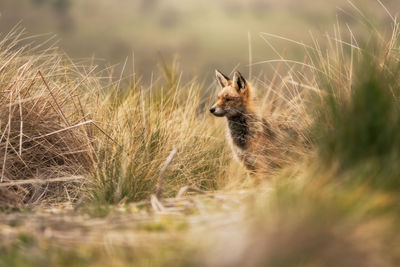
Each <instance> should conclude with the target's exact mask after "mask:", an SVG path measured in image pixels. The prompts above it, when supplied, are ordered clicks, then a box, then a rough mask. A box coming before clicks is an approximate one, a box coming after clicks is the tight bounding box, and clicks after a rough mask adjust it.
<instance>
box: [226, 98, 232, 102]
mask: <svg viewBox="0 0 400 267" xmlns="http://www.w3.org/2000/svg"><path fill="white" fill-rule="evenodd" d="M233 100H234V99H233V98H230V97H225V101H227V102H229V101H233Z"/></svg>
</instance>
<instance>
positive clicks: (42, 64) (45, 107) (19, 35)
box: [0, 30, 94, 205]
mask: <svg viewBox="0 0 400 267" xmlns="http://www.w3.org/2000/svg"><path fill="white" fill-rule="evenodd" d="M0 86H1V99H0V106H1V108H0V114H1V115H0V117H1V121H0V129H1V130H0V133H1V141H0V162H1V163H0V173H1V176H0V180H1V182H2V183H3V184H2V186H1V188H0V190H1V191H2V195H4V194H7V195H8V196H9V197H7V199H2V201H1V204H9V205H15V204H23V203H24V204H26V203H35V202H38V201H39V200H40V199H42V198H46V199H49V198H52V197H57V198H59V199H58V200H61V199H63V197H62V196H64V197H66V194H67V195H68V192H70V193H71V194H72V195H70V196H69V197H70V198H75V197H76V196H75V192H73V191H71V190H69V189H70V188H69V187H68V186H66V185H65V184H63V183H62V182H60V177H66V176H68V177H70V176H74V175H80V174H84V173H87V172H88V171H90V170H91V169H92V168H93V162H94V161H93V160H94V158H93V157H94V155H93V150H92V146H91V142H92V138H93V136H92V133H91V132H90V130H89V128H88V126H90V125H89V124H90V123H91V120H90V118H89V117H88V116H87V113H86V112H85V110H84V108H83V107H82V102H83V101H85V100H83V99H81V97H82V92H83V91H84V90H85V86H87V81H85V80H84V77H83V75H82V74H79V73H78V67H75V66H73V65H71V63H69V62H67V60H66V59H65V58H63V57H62V56H60V55H59V53H57V51H56V50H55V49H54V48H52V47H51V46H49V45H48V44H47V43H35V42H34V41H33V40H30V39H29V38H26V37H25V35H24V34H23V32H22V31H19V30H15V31H12V32H11V33H9V34H8V35H6V36H4V37H3V38H2V40H1V41H0ZM53 178H58V180H57V182H58V183H57V184H54V183H51V179H53ZM67 179H68V178H67ZM27 180H29V181H30V182H29V183H28V182H26V181H27ZM43 180H46V181H49V182H47V183H44V184H43V183H42V181H43ZM61 180H62V179H61ZM21 181H22V183H24V184H21ZM24 181H25V182H24ZM36 181H37V182H36ZM79 184H81V181H79ZM64 199H65V198H64Z"/></svg>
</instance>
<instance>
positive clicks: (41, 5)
mask: <svg viewBox="0 0 400 267" xmlns="http://www.w3.org/2000/svg"><path fill="white" fill-rule="evenodd" d="M383 2H384V4H385V5H386V6H387V7H388V9H389V10H390V12H391V13H393V14H396V13H398V12H399V10H400V1H397V0H384V1H383ZM355 4H356V5H357V6H358V7H360V8H361V9H362V10H363V12H365V13H366V14H367V15H369V14H371V15H373V17H374V19H375V20H377V21H378V22H379V23H380V24H381V25H383V26H384V27H385V26H386V25H390V24H389V23H388V16H386V14H385V11H384V9H383V8H382V7H380V6H379V3H378V2H377V1H375V0H363V1H358V2H357V1H356V2H355ZM0 13H1V16H0V32H2V33H3V34H4V33H6V32H8V31H10V29H11V28H12V27H13V26H15V25H16V24H17V23H19V22H20V23H21V26H22V27H24V28H26V30H27V32H28V33H29V34H43V33H49V34H50V35H49V36H51V35H54V34H55V35H56V39H58V40H59V46H60V47H61V48H62V49H63V50H64V51H65V52H67V53H68V55H70V56H71V57H73V58H91V57H92V56H95V57H96V58H98V59H100V62H99V64H101V65H102V67H105V66H107V65H112V64H119V66H120V67H121V66H122V65H123V62H124V61H125V59H126V58H127V57H128V56H129V57H131V56H132V52H134V54H135V66H136V69H135V70H136V71H137V72H138V73H139V74H140V75H142V76H144V77H145V78H146V79H148V78H149V77H150V76H151V72H152V71H153V70H154V69H155V68H156V64H157V62H158V61H159V60H160V57H163V58H165V59H166V60H168V61H170V60H171V59H172V58H173V57H174V55H179V62H180V64H181V67H182V70H183V71H184V74H185V75H187V76H188V77H191V76H192V75H193V74H199V76H200V77H201V78H207V79H210V78H211V77H212V75H211V73H212V71H213V69H214V68H219V69H222V70H226V71H230V70H232V69H233V68H234V67H235V66H237V65H238V64H240V69H241V70H242V71H243V72H245V71H247V70H248V67H247V66H248V62H249V52H248V50H249V45H248V43H249V40H248V33H250V35H251V46H252V54H253V62H257V61H263V60H269V59H273V58H277V55H275V54H274V53H273V51H272V49H271V48H270V47H268V45H267V44H266V43H265V42H264V41H263V39H262V38H260V36H259V33H260V32H268V33H272V34H277V35H280V36H285V37H288V38H291V39H295V40H302V41H304V42H308V41H310V34H309V31H311V32H314V33H321V32H322V33H323V32H325V31H328V30H331V29H332V27H333V24H334V23H335V22H336V21H335V14H336V13H337V14H339V15H338V20H339V21H340V23H343V24H344V23H347V24H349V25H350V26H352V24H355V19H354V17H353V15H352V14H354V13H356V12H354V9H353V8H352V7H351V5H350V4H349V3H348V1H346V0H331V1H314V0H279V1H278V0H251V1H244V0H220V1H212V0H202V1H197V0H186V1H178V0H168V1H160V0H135V1H131V0H118V1H112V0H86V1H79V0H1V2H0ZM343 28H346V27H343ZM353 29H354V28H353ZM49 36H47V37H44V38H48V37H49ZM273 44H274V46H276V47H277V48H278V50H279V51H280V52H283V53H284V55H285V57H286V58H293V59H300V60H301V58H298V57H300V55H301V54H302V53H301V52H300V51H298V49H299V48H295V46H293V47H290V46H288V43H287V42H283V41H279V40H278V41H276V40H275V41H274V42H273ZM283 45H284V48H283ZM128 62H129V65H132V64H131V63H130V62H132V61H131V59H129V61H128ZM268 67H269V66H267V65H265V64H262V65H257V66H255V67H254V68H255V69H254V73H258V71H259V70H262V71H263V72H264V73H265V72H268V70H269V69H268ZM128 70H129V71H131V70H130V69H128Z"/></svg>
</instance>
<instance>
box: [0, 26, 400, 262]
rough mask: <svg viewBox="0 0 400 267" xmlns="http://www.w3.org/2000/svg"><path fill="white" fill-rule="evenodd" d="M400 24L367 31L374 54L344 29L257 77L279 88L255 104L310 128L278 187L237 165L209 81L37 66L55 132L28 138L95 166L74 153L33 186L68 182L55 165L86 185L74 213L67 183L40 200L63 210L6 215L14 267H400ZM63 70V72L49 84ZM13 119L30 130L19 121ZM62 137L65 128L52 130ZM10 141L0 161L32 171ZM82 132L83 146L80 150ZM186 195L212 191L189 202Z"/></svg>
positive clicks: (3, 227)
mask: <svg viewBox="0 0 400 267" xmlns="http://www.w3.org/2000/svg"><path fill="white" fill-rule="evenodd" d="M398 26H399V25H398V23H397V21H396V20H393V28H394V31H393V34H392V35H391V36H389V37H385V36H383V35H382V34H380V33H379V31H376V30H374V29H373V28H368V27H367V30H370V31H372V34H371V36H373V38H371V41H370V42H365V43H363V42H361V41H359V40H357V39H356V37H355V36H354V35H352V32H351V31H348V32H347V35H345V34H344V32H342V31H340V27H338V26H336V27H335V29H336V31H335V34H334V37H332V36H327V41H326V42H325V43H326V44H327V46H326V47H321V46H320V45H319V42H318V40H316V39H314V44H313V45H304V44H302V43H298V45H299V46H300V48H301V49H303V50H304V62H293V61H291V60H289V59H283V58H280V59H279V60H278V63H277V64H278V66H277V67H276V70H277V71H276V74H275V76H274V77H273V78H272V79H271V80H268V79H261V78H258V79H254V81H253V84H255V85H256V86H255V87H258V88H269V90H266V91H258V92H257V96H264V97H258V99H260V100H259V102H258V104H259V106H260V107H261V112H262V113H263V114H264V115H265V116H269V117H271V118H273V119H275V120H277V121H280V122H281V123H287V124H295V125H297V130H298V131H299V132H301V133H302V134H303V135H304V137H306V139H307V146H308V147H307V149H306V150H304V144H301V145H299V146H293V147H291V150H296V151H295V152H299V153H298V154H299V155H301V156H299V157H298V158H296V159H295V160H293V161H292V162H290V164H288V165H287V166H284V167H283V168H282V169H281V170H280V171H279V172H277V173H274V174H273V177H269V178H272V179H269V180H268V181H267V179H263V178H261V179H257V178H255V177H253V176H250V175H247V174H246V172H244V171H243V170H242V169H241V168H240V167H238V166H237V165H236V163H235V162H234V161H232V160H231V156H230V151H229V150H228V148H227V146H226V143H225V137H224V129H223V127H222V125H221V124H222V122H221V120H218V119H215V118H212V117H211V116H209V115H208V114H207V112H206V110H207V107H208V106H209V104H210V103H212V102H213V98H214V94H213V93H211V91H210V89H206V88H205V87H204V86H203V85H201V84H198V83H197V82H195V81H190V82H186V83H185V82H183V80H182V79H181V78H180V77H181V75H180V73H179V71H178V68H177V67H176V66H175V67H169V66H168V65H167V64H161V69H160V73H158V74H157V75H155V76H154V77H158V78H156V79H154V80H153V81H152V83H151V85H150V86H144V85H143V83H142V82H141V81H140V79H139V78H138V77H129V78H128V79H127V80H126V81H124V80H123V79H119V80H117V81H108V82H105V81H102V80H101V79H100V78H96V76H95V75H91V74H90V73H91V71H90V70H89V71H85V69H83V70H82V69H81V70H80V71H78V70H79V68H77V67H76V65H74V64H73V63H71V62H70V61H68V60H67V61H63V62H64V63H63V64H61V63H60V62H62V60H57V61H54V60H50V61H45V62H49V63H50V62H53V63H54V62H55V63H56V64H55V65H50V67H49V66H48V65H40V64H39V65H35V64H33V66H37V67H36V69H35V67H31V68H30V70H32V73H39V72H38V71H39V70H40V71H41V72H40V73H43V74H44V75H43V78H42V77H41V76H40V75H39V76H40V77H39V78H38V77H36V76H34V75H33V76H28V78H29V79H28V81H30V82H31V83H32V81H37V82H38V81H43V84H42V83H40V85H38V87H35V88H36V90H37V91H34V92H37V94H38V95H39V96H40V97H41V98H40V99H42V98H44V100H47V102H46V101H45V102H44V103H48V104H47V105H45V104H42V105H44V108H42V109H44V110H46V107H48V110H49V112H47V113H38V114H39V117H40V118H41V119H43V118H47V117H46V116H49V117H48V118H49V120H50V119H51V120H50V122H52V123H55V122H57V124H55V126H54V124H45V125H41V124H37V123H35V124H34V126H35V127H33V126H32V127H31V128H29V129H31V131H30V132H26V133H27V134H26V135H27V136H26V137H25V138H27V139H26V140H29V139H28V137H31V136H35V135H34V134H37V132H40V135H39V136H40V137H43V135H45V136H46V133H49V134H51V133H53V131H58V133H62V135H59V136H58V137H59V139H56V141H53V142H55V143H54V145H52V146H49V147H46V148H47V150H46V151H47V152H53V151H55V152H54V155H56V156H57V157H58V156H59V154H60V153H59V152H58V151H59V150H58V149H59V146H61V147H62V148H63V149H67V150H68V151H76V150H77V149H78V148H79V151H80V153H78V154H74V155H75V156H76V155H80V156H81V157H83V158H85V159H86V158H88V159H90V163H91V164H87V163H85V161H83V160H82V159H81V158H75V156H74V157H73V158H72V159H71V158H69V156H68V157H67V158H66V159H65V160H64V161H62V163H63V164H60V161H50V163H53V164H47V165H43V167H42V168H40V169H39V170H41V172H36V173H38V174H40V175H36V176H34V177H32V179H38V180H39V179H42V177H44V178H46V179H51V178H54V177H55V176H46V175H47V174H48V173H49V172H50V173H52V174H53V173H54V172H51V171H52V170H54V169H56V170H59V172H62V173H63V174H64V173H65V174H69V175H81V176H83V177H85V181H84V183H81V184H80V187H79V186H76V183H75V186H71V185H70V184H69V183H68V182H64V183H55V184H53V187H55V188H56V189H60V188H62V189H63V190H64V192H66V197H65V199H68V200H69V201H68V202H67V203H64V205H65V206H60V207H59V206H58V205H60V202H59V201H57V200H56V199H54V198H53V197H51V194H50V193H51V192H52V191H51V188H53V187H51V188H50V187H44V189H46V190H47V191H48V190H50V191H51V192H50V193H49V194H42V195H41V197H40V198H39V199H37V200H40V199H41V200H42V201H45V202H47V203H49V202H51V203H52V205H51V206H50V208H46V207H44V206H43V205H36V206H33V205H31V208H32V209H31V210H28V211H27V212H15V211H10V210H5V211H3V213H2V214H1V215H2V216H1V217H0V236H1V237H2V240H4V241H3V242H2V244H1V245H0V266H3V265H4V266H10V265H11V266H13V265H14V266H46V265H49V266H64V265H65V266H68V265H82V266H86V265H87V266H102V265H103V266H104V265H109V266H131V265H135V266H166V265H171V264H173V265H175V266H204V265H207V266H398V264H399V262H400V257H399V255H400V247H399V245H398V244H399V242H400V236H399V234H398V231H397V228H398V227H397V226H398V223H399V220H400V216H399V211H400V210H399V208H398V201H399V196H398V190H399V187H398V185H399V182H398V177H399V174H400V173H399V167H398V162H399V156H400V154H399V147H400V146H399V145H400V144H399V135H398V131H399V125H400V124H399V120H400V109H399V92H400V89H399V85H398V84H399V83H398V79H399V78H398V69H399V65H398V64H399V63H398V51H399V49H400V43H399V41H398V40H399V38H398V31H397V29H398ZM339 32H340V34H339ZM345 36H347V37H345ZM268 37H272V36H271V35H269V36H268ZM278 38H279V37H278ZM346 38H348V40H347V39H346ZM11 40H13V39H11ZM267 41H268V39H267ZM11 43H15V41H13V42H11ZM267 43H268V42H267ZM10 51H13V50H12V49H11V50H10ZM47 51H48V50H45V53H44V55H48V52H47ZM276 52H277V53H278V54H279V52H278V51H277V50H276ZM14 53H15V52H14ZM30 53H32V54H31V57H33V58H38V55H37V53H36V54H35V53H33V52H30ZM5 55H6V56H3V58H5V59H4V60H3V61H1V60H0V62H5V63H7V64H11V65H9V66H12V67H9V68H8V67H7V68H5V69H6V70H8V71H7V72H1V73H0V74H1V75H3V74H4V73H6V74H7V75H5V76H4V78H3V79H4V80H6V78H7V79H8V81H9V83H8V84H13V83H12V81H20V80H21V78H20V76H18V75H17V74H18V73H19V72H18V71H17V70H19V69H21V68H20V67H18V66H19V64H21V63H20V62H21V59H22V58H24V57H23V56H21V55H20V54H15V55H16V56H15V57H14V58H16V59H19V61H18V60H17V61H13V60H14V59H11V60H7V59H10V56H8V57H7V55H8V54H7V53H5ZM11 55H13V54H11ZM0 58H1V57H0ZM11 58H12V57H11ZM56 58H59V57H56ZM24 59H25V58H24ZM50 59H53V58H52V57H50ZM8 62H11V63H8ZM22 62H25V60H23V61H22ZM269 63H271V62H269ZM7 64H4V63H3V65H5V66H8V65H7ZM12 64H14V65H12ZM46 66H47V67H46ZM172 66H174V64H172ZM53 69H56V70H62V71H60V73H62V74H63V75H55V74H54V73H53V75H51V74H52V73H51V72H50V70H53ZM29 73H31V72H29ZM56 73H57V72H56ZM82 73H85V74H82ZM76 77H80V78H76ZM83 78H84V79H83ZM22 80H24V79H22ZM82 80H84V82H82ZM44 81H46V83H47V84H48V86H46V83H45V82H44ZM28 84H29V82H28ZM77 85H78V86H77ZM48 87H49V88H52V87H53V88H59V90H56V89H54V91H51V92H57V94H58V95H59V97H55V98H53V97H52V95H51V94H50V93H47V94H45V92H47V91H49V90H48ZM6 88H8V87H6ZM10 88H11V89H9V91H6V89H5V91H4V92H6V93H7V94H5V95H6V96H9V98H8V99H7V98H6V99H7V101H10V96H16V97H17V103H20V104H19V105H18V106H17V107H19V110H24V109H23V108H22V105H28V104H29V103H30V102H29V101H28V99H26V98H25V96H24V95H21V100H18V95H19V94H17V92H19V91H16V90H17V89H13V88H26V87H25V86H21V87H10ZM32 88H33V87H32ZM75 88H78V89H75ZM61 89H62V90H61ZM13 90H14V91H13ZM46 90H47V91H46ZM72 92H74V94H72ZM64 94H65V95H64ZM35 95H36V94H35ZM35 95H34V96H35ZM61 96H64V98H63V97H61ZM67 96H73V97H67ZM78 99H79V100H80V103H81V105H79V101H78ZM76 101H78V102H76ZM60 102H61V103H63V105H60V104H59V105H56V103H60ZM7 103H8V102H7ZM11 103H13V102H11ZM58 106H59V107H58ZM75 106H76V107H77V109H75ZM27 107H29V105H28V106H27ZM50 107H57V108H53V109H52V112H50V110H51V109H50ZM42 109H41V110H42ZM3 110H4V112H6V111H9V110H10V106H7V105H6V104H4V105H3ZM16 110H17V111H18V109H16ZM30 110H33V109H32V108H31V109H30ZM76 111H79V112H80V113H78V112H76ZM6 114H8V116H5V117H6V118H10V119H9V120H11V121H13V122H14V121H15V122H14V123H13V124H15V125H17V126H18V125H21V121H22V120H21V119H20V118H21V116H19V117H18V116H17V115H18V114H19V113H17V115H14V113H12V112H9V113H6ZM24 114H25V113H23V116H22V118H26V116H27V115H31V113H27V114H26V115H24ZM32 114H36V113H32ZM62 114H64V115H62ZM78 114H82V115H80V116H77V115H78ZM56 115H57V116H58V117H57V116H56ZM54 117H56V118H57V119H53V118H54ZM35 118H36V117H35ZM63 118H68V122H70V124H71V125H79V122H86V121H90V123H87V124H84V125H79V126H77V127H73V128H71V127H70V126H68V124H66V123H65V121H64V120H63ZM33 121H35V120H33ZM2 125H3V124H2ZM9 125H11V124H9ZM32 125H33V124H32ZM48 125H51V126H53V127H55V130H54V128H52V127H49V128H43V127H44V126H48ZM81 126H82V127H81ZM7 129H8V128H6V129H4V128H3V129H2V131H3V133H4V134H3V135H4V136H5V137H7V138H8V139H7V138H5V139H4V140H6V141H7V140H10V141H7V142H4V144H3V143H1V144H2V146H0V148H2V149H3V150H2V151H1V150H0V155H5V156H7V158H8V161H7V163H8V164H10V166H12V165H13V164H17V163H18V162H20V161H21V160H20V158H19V157H17V155H18V154H17V153H16V152H15V151H14V149H12V148H14V147H17V148H18V144H20V143H19V142H16V141H15V140H20V139H18V137H19V136H21V135H19V134H20V133H21V131H20V130H19V129H20V128H18V127H16V130H13V131H10V135H8V130H7ZM10 129H11V128H10ZM43 129H44V130H43ZM48 129H51V130H48ZM6 130H7V131H6ZM45 130H48V131H47V132H46V131H45ZM60 131H61V132H60ZM11 133H13V134H11ZM23 133H25V131H24V132H23ZM71 134H73V135H74V136H77V137H75V138H73V139H69V137H70V135H71ZM48 136H51V135H48ZM46 137H47V136H46ZM78 137H80V138H81V139H80V138H78ZM52 140H53V139H52ZM23 141H24V139H23ZM49 142H50V141H49ZM7 144H8V145H7ZM83 145H84V146H85V148H86V149H84V150H83V151H82V149H81V147H82V146H83ZM7 146H10V149H8V148H7ZM22 148H23V150H22V153H20V155H23V153H28V152H30V153H31V154H33V153H36V152H34V150H32V149H34V148H36V146H33V148H32V147H30V146H22ZM15 150H16V151H17V152H18V150H17V149H15ZM31 151H33V152H31ZM171 151H173V152H175V151H176V153H171ZM1 152H2V153H1ZM34 155H36V154H34ZM38 155H41V154H40V153H38ZM67 155H69V154H67ZM34 158H35V157H34ZM14 162H16V163H14ZM23 163H25V164H26V165H27V167H29V168H32V169H34V168H36V166H37V164H36V163H35V164H32V161H23ZM33 163H34V162H33ZM31 164H32V165H31ZM64 165H66V166H64ZM7 170H8V169H7ZM35 170H36V169H35ZM4 172H5V170H4ZM57 173H58V172H57ZM160 177H161V179H162V182H163V183H160V182H159V181H160ZM12 178H13V179H10V181H9V182H13V181H20V180H24V179H26V178H31V177H20V176H17V175H14V176H12ZM264 178H265V177H264ZM33 184H35V183H34V182H33ZM78 184H79V183H78ZM185 186H189V187H191V188H196V189H197V191H198V192H202V193H203V194H196V195H193V194H192V195H190V194H189V195H185V194H182V193H181V194H179V193H178V192H179V191H180V189H181V188H182V187H185ZM32 188H34V186H27V185H21V186H17V185H15V186H8V187H5V189H4V190H6V191H4V192H6V194H8V193H9V192H10V193H11V194H13V193H15V192H16V191H17V192H18V190H21V191H24V190H26V191H27V192H28V193H29V194H32V193H31V192H32V191H30V190H33V189H32ZM157 188H158V189H159V188H161V189H162V192H161V193H162V194H161V196H160V197H159V198H158V199H157V198H155V197H154V195H155V194H156V193H157V190H158V189H157ZM44 189H42V190H44ZM18 193H19V192H18ZM71 195H72V196H73V197H72V198H71ZM2 196H5V194H2ZM68 196H69V197H68ZM14 197H17V199H19V200H20V201H17V202H14V203H19V202H26V201H25V200H24V197H25V195H22V194H21V195H20V193H19V194H17V195H15V196H14ZM10 199H11V198H10ZM4 203H6V204H8V205H9V203H10V202H4ZM28 203H30V202H28ZM14 205H15V204H14Z"/></svg>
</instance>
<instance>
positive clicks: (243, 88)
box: [210, 70, 250, 118]
mask: <svg viewBox="0 0 400 267" xmlns="http://www.w3.org/2000/svg"><path fill="white" fill-rule="evenodd" d="M215 75H216V78H217V82H218V84H219V85H220V87H221V90H220V92H219V93H218V101H217V103H215V105H213V106H212V107H211V109H210V112H211V113H212V114H213V115H215V116H217V117H224V116H226V117H228V118H229V117H235V116H237V115H239V114H243V113H247V112H246V111H247V109H248V107H249V104H250V86H249V84H248V83H247V82H246V80H245V79H244V78H243V76H242V74H240V72H238V71H236V72H235V73H234V75H233V79H232V80H231V79H230V78H229V77H228V76H226V75H224V74H222V73H221V72H219V71H218V70H216V71H215Z"/></svg>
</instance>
